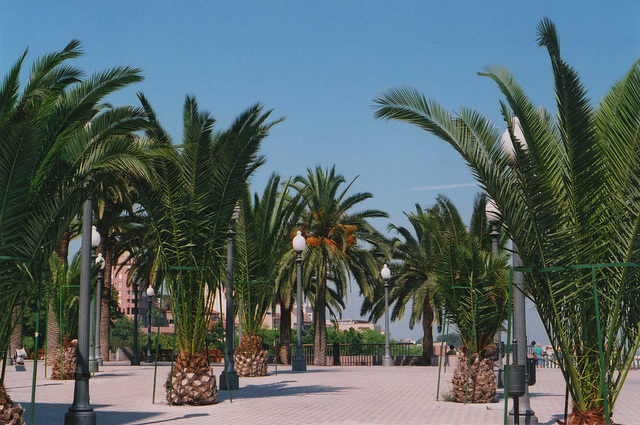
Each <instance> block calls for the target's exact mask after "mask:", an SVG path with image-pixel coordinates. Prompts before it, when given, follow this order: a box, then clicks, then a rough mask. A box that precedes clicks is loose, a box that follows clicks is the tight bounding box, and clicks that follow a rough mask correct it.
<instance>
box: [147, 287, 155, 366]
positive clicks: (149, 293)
mask: <svg viewBox="0 0 640 425" xmlns="http://www.w3.org/2000/svg"><path fill="white" fill-rule="evenodd" d="M146 294H147V357H145V359H144V362H145V363H153V356H152V355H151V298H152V297H153V296H154V295H155V294H156V292H155V291H154V290H153V286H151V285H149V287H148V288H147V291H146ZM158 343H159V341H158Z"/></svg>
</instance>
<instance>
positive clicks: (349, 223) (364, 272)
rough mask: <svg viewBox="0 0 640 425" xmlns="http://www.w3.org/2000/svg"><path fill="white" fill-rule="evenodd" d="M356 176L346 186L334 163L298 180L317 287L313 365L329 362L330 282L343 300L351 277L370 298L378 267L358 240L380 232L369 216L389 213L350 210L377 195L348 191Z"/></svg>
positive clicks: (310, 270) (308, 263)
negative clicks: (328, 308)
mask: <svg viewBox="0 0 640 425" xmlns="http://www.w3.org/2000/svg"><path fill="white" fill-rule="evenodd" d="M356 178H357V177H356ZM355 180H356V179H353V180H352V181H351V183H349V184H348V185H347V186H346V187H345V188H344V189H342V187H341V186H342V184H343V183H345V182H346V180H345V178H344V177H343V176H342V175H340V174H336V171H335V166H334V167H332V168H331V169H326V170H324V169H322V168H321V167H316V168H315V170H313V169H308V170H307V176H306V177H303V176H298V177H296V179H295V183H296V184H297V187H298V191H299V193H301V195H302V198H303V200H304V202H305V204H306V206H307V212H306V217H305V218H304V222H303V226H302V227H303V229H304V232H303V234H304V235H305V237H306V242H307V248H306V250H305V251H306V254H305V259H304V269H305V275H306V279H305V280H306V281H307V282H311V281H312V280H313V282H314V286H315V296H314V297H313V298H312V300H313V302H314V305H313V324H314V352H315V360H314V363H315V364H316V365H320V366H324V365H326V361H327V359H326V355H325V353H326V350H327V328H326V309H327V295H328V283H329V282H333V283H334V285H335V286H334V288H333V289H334V291H335V295H336V296H338V297H340V298H342V294H344V292H345V288H346V284H347V282H348V280H349V278H353V279H354V280H355V281H356V283H357V284H358V286H359V288H360V291H361V293H362V294H363V295H364V296H365V297H371V296H372V294H373V289H372V288H373V287H374V284H375V281H376V280H377V276H378V271H379V267H378V266H379V265H378V262H377V261H376V259H375V257H374V256H373V254H372V253H371V252H370V251H369V250H367V249H364V248H363V247H362V246H361V245H359V244H358V240H359V239H360V240H363V241H367V240H368V239H371V238H372V237H373V236H374V235H376V233H377V232H376V230H375V229H374V228H373V227H372V226H371V225H370V224H369V223H368V221H367V220H369V219H371V218H384V217H388V215H387V214H386V213H385V212H383V211H380V210H373V209H368V210H364V211H361V212H352V209H353V208H354V207H355V206H356V205H357V204H359V203H361V202H363V201H365V200H367V199H369V198H371V197H372V196H373V195H371V194H370V193H368V192H362V193H356V194H353V195H348V191H349V189H350V188H351V186H352V185H353V183H354V182H355ZM298 308H301V306H298Z"/></svg>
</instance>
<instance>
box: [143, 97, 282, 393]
mask: <svg viewBox="0 0 640 425" xmlns="http://www.w3.org/2000/svg"><path fill="white" fill-rule="evenodd" d="M140 99H141V101H142V104H143V106H144V108H145V109H146V111H147V114H148V116H149V120H150V122H151V123H152V128H151V129H150V130H149V131H148V132H147V137H148V138H150V139H153V140H155V141H156V143H157V144H158V145H159V146H165V147H167V148H170V147H172V146H173V144H172V142H171V139H170V137H169V136H168V134H167V133H166V132H165V131H164V130H163V129H162V128H161V127H160V125H159V124H158V122H157V119H156V117H155V114H154V112H153V110H152V109H151V107H150V105H149V104H148V102H147V101H146V99H145V98H144V96H140ZM262 109H263V108H262V106H260V105H255V106H253V107H251V108H249V109H247V110H246V111H245V112H244V113H243V114H241V115H240V116H239V117H238V118H237V119H236V121H235V122H234V123H233V124H232V125H231V127H230V128H229V129H228V130H226V131H223V132H221V133H217V134H214V132H213V125H214V119H213V118H212V117H211V115H210V114H209V113H207V112H201V111H200V110H199V108H198V104H197V102H196V100H195V99H194V98H193V97H187V98H186V101H185V104H184V110H183V121H184V131H183V137H184V138H183V141H182V145H180V146H179V147H178V148H177V149H175V150H174V153H173V154H171V155H167V154H165V155H164V156H158V157H157V160H156V161H155V170H156V179H157V185H156V186H155V187H149V186H146V185H141V187H139V188H138V190H137V192H138V194H139V196H140V204H141V205H142V207H143V208H144V210H145V213H146V214H147V215H148V218H149V220H150V222H151V228H152V231H153V236H154V239H155V246H156V247H157V249H158V251H157V252H158V255H157V258H158V260H159V263H160V267H159V269H160V271H161V272H162V274H163V276H164V279H165V285H166V287H167V288H168V290H169V303H170V306H171V311H172V313H173V317H174V325H175V327H176V329H175V332H176V337H177V343H178V348H179V351H180V353H179V355H178V359H177V364H176V366H175V367H174V368H173V374H172V375H171V374H170V376H169V379H168V382H167V399H168V401H169V403H172V404H210V403H214V402H215V401H216V397H217V388H216V384H215V375H214V374H213V371H212V369H211V368H210V366H209V363H208V359H207V358H206V356H203V355H202V350H203V349H204V343H205V338H206V335H207V331H208V327H209V312H210V310H211V308H212V306H213V300H214V296H215V289H216V285H217V283H218V282H219V279H220V270H221V269H222V264H223V263H222V259H223V258H224V256H223V252H222V251H223V248H224V246H225V242H226V232H227V229H228V227H229V223H230V221H231V215H232V212H233V208H234V205H235V204H236V202H237V201H238V199H239V198H240V195H241V193H242V190H243V188H244V186H245V183H246V181H247V178H248V177H249V176H250V174H251V173H252V171H253V170H255V169H256V168H257V167H258V166H259V165H261V164H262V162H263V158H262V157H260V156H258V155H257V152H258V149H259V147H260V143H261V141H262V140H263V139H264V137H265V136H266V135H267V134H268V131H269V129H270V128H271V126H272V125H274V124H275V123H274V122H271V123H267V122H266V121H267V119H268V117H269V115H270V112H271V111H269V112H266V113H263V110H262ZM187 377H189V379H187Z"/></svg>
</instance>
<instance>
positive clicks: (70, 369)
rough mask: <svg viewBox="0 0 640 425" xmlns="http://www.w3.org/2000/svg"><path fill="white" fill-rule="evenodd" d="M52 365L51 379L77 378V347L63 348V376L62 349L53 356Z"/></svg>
mask: <svg viewBox="0 0 640 425" xmlns="http://www.w3.org/2000/svg"><path fill="white" fill-rule="evenodd" d="M49 364H50V365H51V378H50V379H56V380H58V379H63V380H65V379H75V376H74V375H75V373H76V366H77V364H78V358H77V356H76V347H73V346H71V347H64V348H63V349H62V370H63V372H62V377H60V350H57V351H56V352H55V353H54V354H53V355H52V356H51V360H50V363H49Z"/></svg>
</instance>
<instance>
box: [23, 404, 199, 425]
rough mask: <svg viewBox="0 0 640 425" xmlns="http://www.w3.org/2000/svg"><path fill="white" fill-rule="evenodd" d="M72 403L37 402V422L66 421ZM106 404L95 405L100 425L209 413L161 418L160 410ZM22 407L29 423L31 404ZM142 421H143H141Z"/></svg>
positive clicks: (148, 423) (159, 421) (141, 424)
mask: <svg viewBox="0 0 640 425" xmlns="http://www.w3.org/2000/svg"><path fill="white" fill-rule="evenodd" d="M69 406H70V404H53V403H36V415H35V418H34V423H35V424H44V423H46V424H57V423H63V422H64V416H65V415H66V414H67V412H68V411H69ZM104 406H105V405H93V410H94V412H96V417H97V422H98V423H99V424H100V425H126V424H132V423H136V425H151V424H162V423H167V422H172V421H176V420H180V419H189V418H194V417H199V416H207V413H190V414H185V415H183V416H179V417H173V418H167V419H159V418H156V417H157V416H159V415H162V413H160V412H143V411H138V412H131V411H126V412H118V411H101V410H100V407H104ZM22 407H23V408H24V409H25V413H24V418H25V422H26V423H29V422H30V419H31V416H30V415H31V412H30V407H31V406H30V404H29V403H23V404H22ZM141 421H142V422H141Z"/></svg>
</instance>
